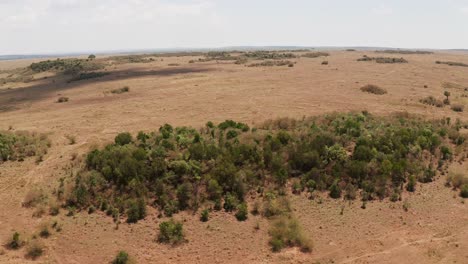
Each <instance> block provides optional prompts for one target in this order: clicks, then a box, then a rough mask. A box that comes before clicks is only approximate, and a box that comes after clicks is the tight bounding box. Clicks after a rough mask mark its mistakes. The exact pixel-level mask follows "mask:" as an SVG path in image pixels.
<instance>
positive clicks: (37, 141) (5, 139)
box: [0, 131, 50, 164]
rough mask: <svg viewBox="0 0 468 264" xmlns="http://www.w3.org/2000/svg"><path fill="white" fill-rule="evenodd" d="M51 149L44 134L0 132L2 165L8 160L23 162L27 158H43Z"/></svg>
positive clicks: (0, 161)
mask: <svg viewBox="0 0 468 264" xmlns="http://www.w3.org/2000/svg"><path fill="white" fill-rule="evenodd" d="M49 147H50V141H49V139H48V138H47V136H46V135H44V134H37V133H28V132H10V131H0V164H1V163H2V162H4V161H7V160H12V161H22V160H24V159H25V158H26V157H33V156H43V155H45V154H46V153H47V149H48V148H49Z"/></svg>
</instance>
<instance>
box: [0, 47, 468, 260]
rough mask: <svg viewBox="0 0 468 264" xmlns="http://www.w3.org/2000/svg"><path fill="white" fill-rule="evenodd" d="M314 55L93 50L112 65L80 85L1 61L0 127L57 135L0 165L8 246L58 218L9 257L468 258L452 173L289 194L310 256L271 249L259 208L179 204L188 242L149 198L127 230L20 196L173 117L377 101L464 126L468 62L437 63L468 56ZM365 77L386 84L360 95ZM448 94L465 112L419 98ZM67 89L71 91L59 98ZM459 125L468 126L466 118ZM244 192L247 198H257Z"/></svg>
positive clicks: (467, 225) (180, 120) (320, 111)
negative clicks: (365, 188)
mask: <svg viewBox="0 0 468 264" xmlns="http://www.w3.org/2000/svg"><path fill="white" fill-rule="evenodd" d="M305 53H306V52H302V53H295V54H297V56H294V57H291V58H279V59H280V60H284V61H286V60H287V61H288V63H284V65H282V64H283V63H281V65H282V66H265V65H263V66H261V65H260V66H255V67H247V66H249V65H251V63H259V62H262V60H255V59H249V60H250V61H249V62H248V63H242V62H239V63H238V64H237V63H235V61H236V60H231V59H225V58H223V59H221V58H218V59H214V60H206V61H205V60H203V59H204V56H203V55H197V56H154V57H151V56H148V58H149V57H151V58H152V60H148V61H144V62H132V63H130V62H128V61H123V60H121V61H119V60H113V59H112V57H110V58H107V57H106V58H97V60H96V61H97V62H101V63H103V65H104V66H103V69H100V70H98V71H99V72H103V73H105V74H103V75H102V76H99V77H93V76H91V77H90V78H89V79H88V77H89V76H85V77H86V79H83V80H77V81H72V82H70V77H69V76H66V75H62V74H56V72H53V71H45V72H33V73H28V74H29V75H27V74H24V75H21V76H20V75H18V76H20V77H21V78H26V79H27V81H24V79H21V78H20V79H16V80H14V81H11V80H12V79H11V78H10V77H9V76H12V74H13V75H14V74H17V73H18V72H21V71H22V69H21V68H23V67H28V66H29V65H30V64H31V63H33V62H39V61H40V60H37V59H34V60H19V61H0V80H2V79H3V80H4V81H3V82H1V81H0V131H11V132H15V131H30V132H36V133H40V134H45V135H47V138H48V140H49V141H50V142H51V143H50V144H51V145H50V148H49V149H48V151H47V154H45V155H43V156H41V161H40V162H39V161H38V160H37V159H35V158H32V157H29V158H25V160H24V161H22V162H18V161H7V162H4V163H1V162H0V226H1V228H0V242H2V243H4V241H7V239H9V238H10V237H11V235H12V234H13V233H14V232H15V231H18V232H19V233H20V234H21V235H22V236H24V237H25V238H28V239H30V237H31V236H33V235H34V234H37V233H38V230H39V229H40V227H41V225H42V224H43V223H44V222H50V223H51V222H53V221H57V222H58V225H59V226H60V227H61V231H60V232H55V231H53V234H52V235H51V236H50V237H49V238H47V239H43V240H42V241H43V243H44V244H45V251H44V254H43V256H41V257H39V258H38V259H36V260H32V259H31V258H25V254H26V249H19V250H8V249H6V248H3V247H2V248H0V263H27V262H31V263H33V262H34V263H109V262H110V261H111V260H112V259H113V258H114V256H115V255H116V254H117V252H118V251H119V250H125V251H126V252H128V253H129V254H130V256H132V257H133V258H134V259H135V260H136V261H137V263H239V262H245V263H468V205H467V203H466V202H467V201H466V199H463V198H461V197H460V196H459V195H458V191H453V190H452V189H451V188H449V187H446V186H445V183H446V174H447V173H445V172H444V174H445V175H441V174H440V173H438V174H437V175H436V177H435V180H434V181H433V182H430V183H425V184H418V188H417V189H416V191H415V192H414V193H411V192H406V191H404V192H403V193H402V197H401V200H400V201H397V202H390V201H389V200H388V199H384V200H374V201H369V202H368V203H367V204H366V208H365V209H361V206H362V202H361V201H360V200H359V199H357V200H354V201H346V200H343V199H332V198H330V197H329V196H328V195H327V193H325V192H319V193H318V194H317V197H315V198H314V199H313V200H311V199H308V196H307V195H306V194H305V193H302V194H300V195H294V194H292V193H291V192H290V191H288V194H287V196H288V197H289V200H290V203H291V214H293V215H294V216H295V217H296V218H297V219H298V221H299V222H300V223H301V225H302V227H303V229H304V233H305V234H307V236H309V237H310V238H311V240H312V241H313V250H312V252H310V253H303V252H301V251H300V250H298V249H297V248H290V249H286V250H283V251H281V252H280V253H273V252H272V251H271V250H270V246H269V235H268V229H269V225H270V224H271V223H270V221H269V220H268V219H265V218H264V217H261V216H259V215H258V216H254V215H249V218H248V219H247V220H246V221H245V222H239V221H237V220H236V218H235V217H234V216H233V215H232V214H227V213H225V212H213V213H211V218H210V220H209V221H208V222H201V221H200V220H199V218H200V212H197V213H193V214H192V212H189V211H185V212H181V213H178V214H176V215H175V216H174V218H175V219H177V220H180V221H182V222H183V223H184V229H185V232H186V239H187V240H188V242H187V243H183V244H181V245H177V246H174V247H171V246H168V245H164V244H159V243H157V242H155V240H156V238H157V235H158V226H159V224H160V223H161V222H162V221H163V220H167V219H165V218H163V219H161V218H158V212H157V210H156V209H155V208H153V207H150V206H148V209H147V210H148V213H147V216H146V218H145V219H144V220H141V221H139V222H138V223H136V224H127V223H122V224H120V225H119V226H118V230H116V229H115V224H114V223H113V222H112V218H110V217H108V216H106V215H105V213H104V212H97V213H94V214H88V213H87V212H79V213H75V214H74V215H73V216H66V210H65V209H63V210H61V212H60V213H59V214H58V215H57V216H49V215H48V213H45V214H44V215H43V216H42V217H33V216H32V215H33V214H34V213H35V212H36V211H37V210H38V209H37V208H26V207H24V206H22V203H23V202H24V200H25V197H26V196H27V194H28V193H29V192H30V190H31V189H35V188H41V189H44V190H45V192H46V193H47V194H48V196H50V197H53V196H54V194H53V191H54V189H55V190H56V189H57V186H58V183H59V179H60V178H62V177H69V176H70V174H72V173H73V172H75V170H76V168H79V167H80V164H82V163H83V162H84V161H85V159H86V154H87V153H88V152H89V151H90V150H91V149H93V148H95V147H100V148H101V147H103V146H105V145H107V144H108V143H112V142H113V140H114V137H115V136H116V135H117V134H119V133H120V132H127V131H128V132H131V133H132V134H133V135H136V133H137V132H139V131H145V132H150V131H156V130H157V129H158V128H159V127H160V126H162V125H164V124H165V123H169V124H172V125H174V126H192V127H194V128H200V127H203V126H205V124H206V122H207V121H212V122H214V123H220V122H222V121H224V120H226V119H232V120H236V121H240V122H244V123H246V124H248V125H249V126H250V127H257V126H260V125H261V124H262V123H263V121H265V120H268V119H275V118H279V117H290V118H295V119H299V120H301V119H302V118H303V117H308V116H318V115H324V114H329V113H333V112H346V113H347V112H361V111H368V112H370V113H372V114H373V115H375V116H389V115H390V114H392V113H395V112H408V113H410V114H415V115H418V116H421V117H423V118H424V119H427V120H434V119H443V118H447V117H450V118H451V120H452V122H455V120H457V119H459V120H460V123H461V124H468V114H467V112H468V74H467V73H468V71H467V68H466V67H457V66H452V65H448V64H440V63H439V64H437V63H436V61H442V62H458V63H465V64H467V63H468V54H466V53H457V52H445V53H439V52H436V53H434V54H396V56H393V54H381V53H379V54H376V53H374V52H372V51H367V52H362V51H359V52H357V51H331V52H328V53H329V56H326V57H315V58H314V57H313V56H310V57H311V58H308V57H302V56H300V55H301V54H305ZM234 55H236V54H234ZM363 55H368V56H369V57H377V56H381V55H384V56H385V57H398V58H400V57H404V59H406V60H407V61H408V63H376V62H374V61H358V59H359V58H362V57H363ZM199 59H202V60H199ZM190 61H192V62H191V63H189V62H190ZM324 61H327V62H328V63H327V64H324V63H323V62H324ZM15 76H16V75H15ZM81 77H82V78H83V76H81ZM8 78H10V79H9V81H6V80H7V79H8ZM366 85H376V86H378V87H381V88H382V89H384V90H385V91H386V93H380V94H374V93H372V92H363V91H362V90H361V88H362V87H364V86H366ZM125 87H127V88H128V89H123V88H125ZM445 91H448V92H450V97H449V98H450V103H451V106H454V105H461V106H462V107H464V108H463V109H464V110H462V111H459V112H457V111H453V110H452V109H451V106H448V105H443V106H442V107H436V106H431V105H427V104H423V103H421V100H422V99H424V98H427V97H428V96H432V97H434V98H436V99H437V100H440V101H442V100H444V99H445V97H446V95H444V92H445ZM59 98H68V99H67V100H66V101H63V102H62V103H58V102H57V101H58V100H59ZM460 133H461V134H462V135H464V136H465V137H466V136H467V135H468V132H467V129H466V128H465V129H463V128H462V129H461V130H460ZM466 146H467V144H466V142H465V144H464V145H463V144H462V145H461V147H462V148H465V149H461V150H460V152H461V153H462V154H460V155H466V153H465V151H467V149H466ZM463 153H465V154H463ZM448 171H456V172H461V173H464V174H465V175H466V174H467V171H468V162H467V161H466V159H463V158H462V157H457V159H456V161H454V162H453V163H451V164H450V167H449V168H448ZM288 184H290V183H288ZM287 186H288V187H289V188H287V189H288V190H290V189H291V188H290V185H287ZM247 202H249V206H250V207H251V206H252V203H253V201H252V200H249V199H247ZM403 207H405V208H406V209H407V210H404V209H403ZM47 210H48V209H47Z"/></svg>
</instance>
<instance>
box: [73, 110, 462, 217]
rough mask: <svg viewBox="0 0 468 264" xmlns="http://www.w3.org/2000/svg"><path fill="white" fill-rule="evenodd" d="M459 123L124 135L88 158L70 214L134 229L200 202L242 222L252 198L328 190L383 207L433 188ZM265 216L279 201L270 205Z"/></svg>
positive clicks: (317, 121) (282, 124) (328, 119)
mask: <svg viewBox="0 0 468 264" xmlns="http://www.w3.org/2000/svg"><path fill="white" fill-rule="evenodd" d="M457 129H459V126H458V125H454V126H451V125H449V122H447V121H446V120H445V119H443V120H439V121H434V122H426V121H423V120H420V119H416V118H411V117H406V116H399V117H396V116H393V117H388V118H384V117H374V116H372V115H370V114H368V113H367V112H364V113H360V114H330V115H326V116H323V117H314V118H308V119H304V120H300V121H299V120H294V119H278V120H274V121H269V122H265V124H264V125H263V126H260V127H259V128H255V129H252V130H251V129H250V128H249V126H248V125H246V124H243V123H237V122H235V121H232V120H228V121H226V122H223V123H221V124H219V125H217V126H216V125H214V124H213V123H212V122H208V123H207V124H206V126H205V127H203V128H201V129H199V130H195V129H193V128H189V127H177V128H174V127H172V126H171V125H168V124H166V125H164V126H162V127H160V129H159V131H156V132H151V133H149V134H148V133H144V132H139V133H138V135H137V136H136V138H134V137H133V136H132V135H131V134H129V133H122V134H120V135H118V136H117V137H116V139H115V144H110V145H108V146H106V147H105V148H104V149H96V150H93V151H92V152H90V153H89V154H88V155H87V158H86V169H85V170H84V171H82V172H81V173H79V175H78V176H77V178H76V182H75V183H74V188H73V192H71V194H70V195H69V196H68V197H67V199H66V203H67V205H69V206H73V207H76V208H82V209H85V208H87V207H89V206H91V205H92V206H94V207H95V208H103V204H105V208H106V210H109V208H111V211H110V213H109V215H117V216H118V215H127V217H129V218H130V219H131V220H130V222H135V221H137V220H139V219H141V218H143V217H144V216H145V213H144V211H143V210H144V209H143V208H144V207H145V205H151V206H154V207H156V208H158V209H159V211H160V212H161V214H165V215H166V216H171V215H172V214H174V213H177V212H178V211H180V210H195V211H196V210H197V209H198V208H199V207H200V206H201V205H203V204H207V203H208V204H211V205H213V207H214V209H215V210H220V209H221V208H224V210H225V211H227V212H234V213H237V216H238V218H239V219H240V220H242V219H243V218H244V217H245V216H247V215H246V214H245V212H246V211H247V208H245V207H244V205H242V204H243V203H244V202H245V197H246V195H247V194H248V193H251V194H254V193H258V194H265V193H266V192H267V191H268V190H272V189H276V190H283V189H284V187H285V186H286V183H287V182H288V181H289V180H290V179H293V180H294V182H295V184H294V192H296V193H300V192H304V191H305V192H309V193H312V192H314V191H328V192H330V196H332V197H333V198H339V197H343V196H344V197H345V198H347V199H355V198H357V197H361V198H362V199H363V200H372V199H383V198H385V197H388V196H390V195H392V194H393V193H394V192H395V190H396V189H397V190H401V189H403V187H404V185H405V184H407V183H408V179H409V178H410V176H411V177H414V178H415V179H416V180H417V181H420V182H430V181H432V179H433V177H434V176H435V175H436V172H435V169H434V167H435V166H437V167H441V164H444V163H445V162H449V161H450V160H451V159H452V158H453V151H452V145H453V144H464V137H463V136H462V135H460V133H458V131H457ZM266 201H267V202H268V203H266V204H265V205H264V208H263V210H264V211H265V212H264V215H265V216H267V215H269V214H273V213H272V212H271V211H275V210H277V209H278V208H281V207H278V206H275V205H274V204H275V203H278V202H279V201H278V199H273V200H271V201H270V200H266Z"/></svg>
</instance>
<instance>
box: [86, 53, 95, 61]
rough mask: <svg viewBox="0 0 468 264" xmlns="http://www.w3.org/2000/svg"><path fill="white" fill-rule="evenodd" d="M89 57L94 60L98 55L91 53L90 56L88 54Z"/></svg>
mask: <svg viewBox="0 0 468 264" xmlns="http://www.w3.org/2000/svg"><path fill="white" fill-rule="evenodd" d="M88 59H90V60H94V59H96V55H94V54H91V55H89V56H88Z"/></svg>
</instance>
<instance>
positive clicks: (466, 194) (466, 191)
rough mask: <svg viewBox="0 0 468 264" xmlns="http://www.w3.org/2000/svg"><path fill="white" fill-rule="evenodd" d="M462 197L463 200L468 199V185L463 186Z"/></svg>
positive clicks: (461, 189)
mask: <svg viewBox="0 0 468 264" xmlns="http://www.w3.org/2000/svg"><path fill="white" fill-rule="evenodd" d="M460 196H461V197H463V198H468V183H465V184H463V186H462V187H461V188H460Z"/></svg>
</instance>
